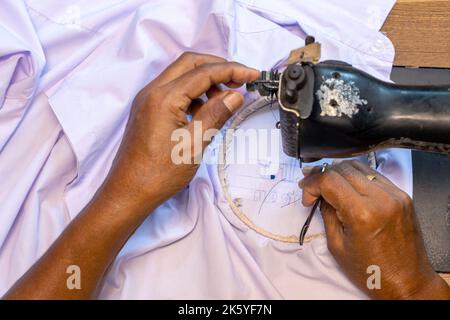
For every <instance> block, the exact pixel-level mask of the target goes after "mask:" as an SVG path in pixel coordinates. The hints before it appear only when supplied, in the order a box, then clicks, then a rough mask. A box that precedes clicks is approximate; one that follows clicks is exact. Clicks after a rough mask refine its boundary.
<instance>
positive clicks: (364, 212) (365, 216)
mask: <svg viewBox="0 0 450 320" xmlns="http://www.w3.org/2000/svg"><path fill="white" fill-rule="evenodd" d="M351 216H352V217H353V219H354V222H355V223H356V224H358V225H368V224H370V223H372V221H373V219H374V218H375V217H376V216H375V215H374V213H373V211H372V209H371V208H369V207H368V206H365V207H363V208H360V209H358V210H354V211H353V214H352V215H351Z"/></svg>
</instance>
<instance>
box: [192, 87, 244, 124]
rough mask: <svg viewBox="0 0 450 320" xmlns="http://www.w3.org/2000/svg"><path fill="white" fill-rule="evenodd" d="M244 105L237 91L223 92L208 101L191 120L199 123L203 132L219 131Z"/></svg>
mask: <svg viewBox="0 0 450 320" xmlns="http://www.w3.org/2000/svg"><path fill="white" fill-rule="evenodd" d="M243 103H244V96H243V95H242V94H240V93H239V92H237V91H224V92H223V93H221V94H218V95H216V96H215V97H213V98H211V99H209V100H208V101H207V102H206V103H205V104H204V105H203V106H202V107H201V108H200V110H198V111H197V113H196V114H195V117H194V118H193V120H195V121H201V122H202V128H203V130H208V129H220V128H222V127H223V125H224V124H225V122H226V121H227V120H228V119H229V118H230V117H231V116H232V115H233V113H234V112H235V111H236V110H238V109H239V108H240V107H241V106H242V104H243Z"/></svg>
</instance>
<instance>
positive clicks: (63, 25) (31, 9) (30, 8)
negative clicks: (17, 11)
mask: <svg viewBox="0 0 450 320" xmlns="http://www.w3.org/2000/svg"><path fill="white" fill-rule="evenodd" d="M25 6H26V8H27V9H28V10H30V11H33V12H34V13H35V14H37V15H38V16H40V17H42V18H44V19H46V20H47V21H49V22H52V23H54V24H56V25H58V26H61V27H67V24H65V23H61V22H58V21H55V20H54V19H52V18H50V17H48V16H47V15H45V14H44V13H42V12H40V11H38V10H36V9H35V8H33V7H30V6H29V5H28V4H25ZM78 26H79V27H80V28H82V29H83V30H84V31H86V32H89V33H90V34H100V35H103V34H102V33H101V32H100V31H98V30H94V29H90V28H88V27H86V26H84V25H83V24H79V25H78Z"/></svg>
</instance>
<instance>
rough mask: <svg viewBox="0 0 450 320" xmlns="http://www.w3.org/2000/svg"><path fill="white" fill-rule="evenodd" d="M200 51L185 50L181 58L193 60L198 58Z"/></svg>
mask: <svg viewBox="0 0 450 320" xmlns="http://www.w3.org/2000/svg"><path fill="white" fill-rule="evenodd" d="M197 56H198V53H195V52H192V51H185V52H183V53H182V54H181V55H180V58H179V60H180V61H183V62H191V61H192V62H193V61H195V60H196V59H197Z"/></svg>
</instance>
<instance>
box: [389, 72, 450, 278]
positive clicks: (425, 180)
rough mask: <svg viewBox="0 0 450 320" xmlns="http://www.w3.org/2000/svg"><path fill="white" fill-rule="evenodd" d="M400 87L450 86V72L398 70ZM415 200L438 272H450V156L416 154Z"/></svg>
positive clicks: (424, 235) (429, 253)
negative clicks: (405, 85)
mask: <svg viewBox="0 0 450 320" xmlns="http://www.w3.org/2000/svg"><path fill="white" fill-rule="evenodd" d="M391 79H392V80H393V81H394V82H396V83H399V84H412V85H439V84H444V85H448V84H450V69H432V68H402V67H395V68H394V69H393V71H392V74H391ZM412 165H413V199H414V206H415V208H416V214H417V217H418V221H419V224H420V228H421V229H422V234H423V237H424V240H425V246H426V249H427V253H428V256H429V258H430V260H431V263H432V265H433V267H434V269H435V270H436V271H439V272H446V273H447V272H448V273H450V155H443V154H435V153H426V152H419V151H413V152H412Z"/></svg>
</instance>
